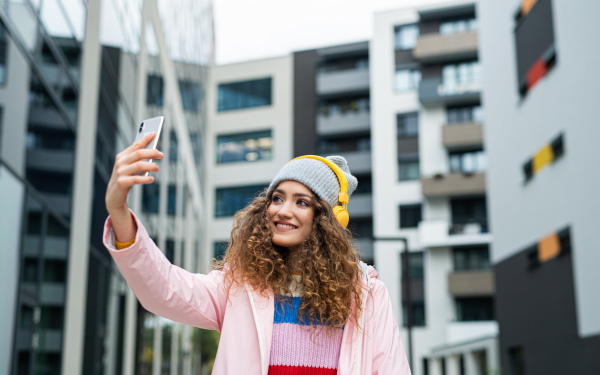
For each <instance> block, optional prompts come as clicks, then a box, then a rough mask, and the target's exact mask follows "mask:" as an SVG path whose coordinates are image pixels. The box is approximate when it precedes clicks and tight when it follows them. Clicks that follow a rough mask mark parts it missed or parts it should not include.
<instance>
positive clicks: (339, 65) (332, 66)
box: [317, 56, 369, 74]
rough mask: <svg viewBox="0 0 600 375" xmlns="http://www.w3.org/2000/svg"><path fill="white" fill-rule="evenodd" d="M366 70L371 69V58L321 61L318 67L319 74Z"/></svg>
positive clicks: (359, 57)
mask: <svg viewBox="0 0 600 375" xmlns="http://www.w3.org/2000/svg"><path fill="white" fill-rule="evenodd" d="M364 69H369V56H353V57H342V58H337V59H328V60H324V61H320V62H319V64H318V66H317V74H320V73H329V72H339V71H344V70H364Z"/></svg>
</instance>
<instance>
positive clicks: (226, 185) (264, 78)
mask: <svg viewBox="0 0 600 375" xmlns="http://www.w3.org/2000/svg"><path fill="white" fill-rule="evenodd" d="M291 77H292V59H291V56H284V57H277V58H271V59H264V60H257V61H250V62H243V63H237V64H230V65H221V66H215V67H213V68H212V69H211V71H210V78H209V81H208V95H207V114H208V124H209V126H208V129H207V133H206V134H207V135H206V137H207V138H206V143H205V144H206V152H205V154H204V165H205V168H206V173H207V175H208V176H210V177H209V178H208V185H207V186H206V202H210V203H211V206H209V207H206V229H207V232H206V237H205V240H204V246H205V248H206V249H210V251H208V252H207V253H206V261H207V262H209V261H210V260H211V259H212V258H219V257H221V256H222V254H223V253H224V251H225V250H226V249H227V244H228V243H229V240H230V234H231V229H232V223H233V220H232V219H233V215H234V214H235V213H236V212H237V211H239V210H240V209H241V208H243V207H245V206H246V205H247V204H248V203H249V202H250V201H251V200H252V199H253V197H255V196H256V195H257V194H258V193H260V192H261V191H263V190H264V189H265V188H267V187H268V186H269V184H270V183H271V180H272V179H273V177H274V176H275V174H276V173H277V172H278V171H279V169H280V168H281V167H282V166H283V165H284V164H285V163H287V162H288V161H289V160H291V158H292V79H291Z"/></svg>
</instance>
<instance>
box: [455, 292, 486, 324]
mask: <svg viewBox="0 0 600 375" xmlns="http://www.w3.org/2000/svg"><path fill="white" fill-rule="evenodd" d="M456 318H457V320H458V321H459V322H471V321H482V320H494V319H495V317H494V298H493V297H469V298H456Z"/></svg>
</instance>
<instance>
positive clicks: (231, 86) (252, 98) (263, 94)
mask: <svg viewBox="0 0 600 375" xmlns="http://www.w3.org/2000/svg"><path fill="white" fill-rule="evenodd" d="M271 81H272V80H271V78H270V77H269V78H262V79H256V80H252V81H243V82H234V83H226V84H220V85H219V94H218V95H219V99H218V111H219V112H221V111H230V110H234V109H242V108H253V107H262V106H267V105H271V100H272V99H271V93H272V88H271V86H272V85H271Z"/></svg>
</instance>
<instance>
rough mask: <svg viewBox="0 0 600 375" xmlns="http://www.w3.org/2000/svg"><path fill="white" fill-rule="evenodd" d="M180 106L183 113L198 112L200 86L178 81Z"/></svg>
mask: <svg viewBox="0 0 600 375" xmlns="http://www.w3.org/2000/svg"><path fill="white" fill-rule="evenodd" d="M179 92H180V93H181V105H182V106H183V110H184V111H189V112H198V104H199V103H200V84H199V83H198V82H193V81H179Z"/></svg>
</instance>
